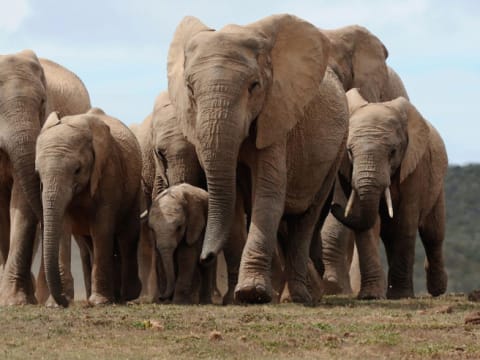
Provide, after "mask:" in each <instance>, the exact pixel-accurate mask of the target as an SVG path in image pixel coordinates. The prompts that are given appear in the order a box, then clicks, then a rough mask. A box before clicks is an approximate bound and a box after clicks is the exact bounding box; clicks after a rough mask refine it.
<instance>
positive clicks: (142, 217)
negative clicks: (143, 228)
mask: <svg viewBox="0 0 480 360" xmlns="http://www.w3.org/2000/svg"><path fill="white" fill-rule="evenodd" d="M147 215H148V210H145V211H144V212H142V213H141V214H140V220H143V219H145V218H146V217H147Z"/></svg>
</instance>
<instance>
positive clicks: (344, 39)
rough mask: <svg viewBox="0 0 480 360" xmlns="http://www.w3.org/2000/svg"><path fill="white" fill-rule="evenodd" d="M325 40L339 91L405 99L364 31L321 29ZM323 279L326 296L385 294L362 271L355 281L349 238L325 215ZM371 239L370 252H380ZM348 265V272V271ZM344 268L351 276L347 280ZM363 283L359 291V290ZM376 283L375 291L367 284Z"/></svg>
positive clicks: (339, 197) (378, 44) (378, 46)
mask: <svg viewBox="0 0 480 360" xmlns="http://www.w3.org/2000/svg"><path fill="white" fill-rule="evenodd" d="M322 32H323V33H324V34H325V35H326V36H327V37H328V38H329V40H330V42H331V44H332V47H331V51H330V56H329V60H328V64H329V66H330V67H331V68H332V69H333V70H334V72H335V74H336V75H337V76H338V78H339V79H340V81H341V82H342V85H343V88H344V90H345V91H348V90H350V89H352V88H357V89H358V91H359V92H360V94H361V95H362V97H364V98H365V99H366V100H367V101H369V102H381V101H389V100H393V99H395V98H397V97H399V96H403V97H404V98H406V99H408V94H407V92H406V90H405V87H404V85H403V82H402V80H401V79H400V77H399V76H398V75H397V73H396V72H395V71H394V70H393V69H392V68H391V67H389V66H388V65H387V63H386V61H387V57H388V51H387V48H386V47H385V45H384V44H383V43H382V41H381V40H380V39H379V38H378V37H377V36H375V35H374V34H372V33H371V32H370V31H369V30H368V29H366V28H365V27H362V26H358V25H351V26H346V27H342V28H338V29H334V30H322ZM343 164H344V166H342V168H344V170H343V171H341V173H342V174H343V177H342V178H341V180H342V181H346V182H349V181H350V174H349V171H350V164H349V161H348V159H347V157H345V158H344V161H343ZM339 182H340V179H339V181H337V186H336V188H335V196H334V199H335V202H339V203H342V202H343V203H344V202H346V199H345V195H344V193H343V191H342V189H341V187H340V185H339ZM321 238H322V250H323V264H324V266H325V273H324V280H325V284H326V293H327V294H328V293H329V294H336V293H346V294H348V293H351V292H352V289H353V292H354V293H357V294H358V295H360V297H365V298H381V297H384V294H385V286H384V284H379V283H378V281H381V280H380V279H381V278H379V277H378V274H376V272H375V271H365V269H364V273H363V274H362V275H361V276H360V274H359V273H358V272H359V268H358V266H355V265H357V264H358V259H357V257H356V256H357V255H358V253H357V252H355V256H354V260H355V261H354V262H353V263H352V256H353V248H354V242H356V241H358V240H359V239H356V237H355V233H354V232H353V231H351V230H350V229H348V228H347V227H345V226H344V225H343V224H341V223H340V222H339V221H338V220H337V219H336V218H335V217H334V216H333V215H332V214H329V215H328V216H327V219H326V220H325V224H324V226H323V228H322V231H321ZM379 245H380V239H379V237H377V246H376V248H375V251H376V252H378V251H380V246H379ZM351 264H352V268H350V266H351ZM349 269H350V271H351V274H352V275H353V276H351V277H350V276H349ZM362 281H363V286H362ZM372 282H376V284H375V286H373V287H372V286H371V285H367V284H372Z"/></svg>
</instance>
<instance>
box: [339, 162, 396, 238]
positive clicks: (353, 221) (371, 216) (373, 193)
mask: <svg viewBox="0 0 480 360" xmlns="http://www.w3.org/2000/svg"><path fill="white" fill-rule="evenodd" d="M377 163H378V160H377V159H375V158H374V157H372V156H363V157H359V159H358V160H356V161H355V163H354V166H353V173H352V192H351V194H350V196H349V199H348V202H347V206H346V208H345V209H343V208H342V207H341V206H339V205H337V204H335V205H334V206H332V214H333V215H334V216H335V217H336V218H337V219H338V220H339V221H340V222H341V223H342V224H344V225H346V226H348V227H349V228H351V229H353V230H356V231H366V230H368V229H370V228H372V227H373V226H374V225H375V222H376V220H377V216H378V211H379V206H380V199H381V196H382V192H383V191H384V190H385V189H388V186H389V182H390V179H389V176H388V174H383V173H382V172H380V171H378V168H377ZM387 192H388V194H387ZM389 194H390V191H385V195H386V200H387V204H388V206H389V209H390V207H391V199H390V196H389ZM389 201H390V203H389ZM355 208H356V209H359V211H358V212H356V213H355V214H352V212H353V211H352V209H355ZM392 216H393V212H392Z"/></svg>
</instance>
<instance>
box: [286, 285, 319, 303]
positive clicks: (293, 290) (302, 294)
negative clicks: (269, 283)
mask: <svg viewBox="0 0 480 360" xmlns="http://www.w3.org/2000/svg"><path fill="white" fill-rule="evenodd" d="M287 286H288V292H289V293H290V301H291V302H294V303H297V304H305V305H313V298H312V295H311V294H310V291H308V288H307V286H306V285H305V283H303V282H302V281H297V280H288V281H287ZM282 298H283V295H282ZM282 302H284V301H283V300H282Z"/></svg>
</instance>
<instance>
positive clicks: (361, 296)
mask: <svg viewBox="0 0 480 360" xmlns="http://www.w3.org/2000/svg"><path fill="white" fill-rule="evenodd" d="M357 299H358V300H381V299H385V290H384V289H381V290H380V289H361V290H360V292H359V293H358V295H357Z"/></svg>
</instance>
